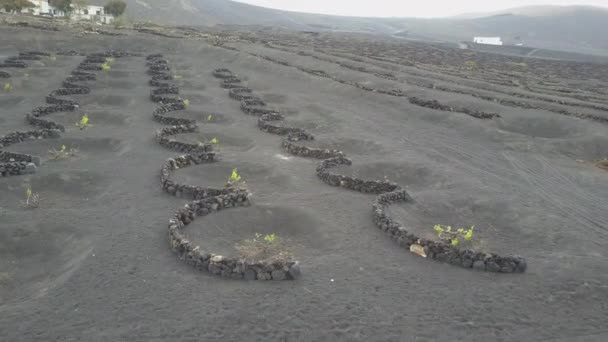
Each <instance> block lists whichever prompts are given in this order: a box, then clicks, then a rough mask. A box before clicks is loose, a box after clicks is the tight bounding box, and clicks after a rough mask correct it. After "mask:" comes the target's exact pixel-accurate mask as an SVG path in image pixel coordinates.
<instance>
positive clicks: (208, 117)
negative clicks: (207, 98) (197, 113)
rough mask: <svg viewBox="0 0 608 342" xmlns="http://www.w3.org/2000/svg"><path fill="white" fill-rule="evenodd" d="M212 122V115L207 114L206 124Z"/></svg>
mask: <svg viewBox="0 0 608 342" xmlns="http://www.w3.org/2000/svg"><path fill="white" fill-rule="evenodd" d="M212 121H215V117H214V116H213V115H212V114H209V115H208V116H207V122H212Z"/></svg>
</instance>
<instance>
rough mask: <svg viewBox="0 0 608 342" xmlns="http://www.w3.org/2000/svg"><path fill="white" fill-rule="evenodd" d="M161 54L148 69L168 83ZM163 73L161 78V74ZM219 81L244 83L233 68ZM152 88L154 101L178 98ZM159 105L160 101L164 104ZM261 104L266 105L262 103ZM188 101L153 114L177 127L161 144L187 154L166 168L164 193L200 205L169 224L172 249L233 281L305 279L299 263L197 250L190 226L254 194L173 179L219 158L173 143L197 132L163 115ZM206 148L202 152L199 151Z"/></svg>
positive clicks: (162, 135) (163, 133) (161, 136)
mask: <svg viewBox="0 0 608 342" xmlns="http://www.w3.org/2000/svg"><path fill="white" fill-rule="evenodd" d="M162 58H163V57H162V55H158V54H156V55H150V56H148V57H147V61H148V62H147V65H148V68H149V69H148V70H149V71H151V72H150V73H151V74H153V75H154V76H152V77H153V78H154V77H156V76H158V75H162V76H161V77H163V78H162V79H163V80H169V78H166V79H165V78H164V77H165V75H167V74H168V71H169V70H170V69H169V68H166V69H165V68H164V67H162V68H156V67H155V66H158V65H167V64H166V63H163V62H159V63H156V61H158V60H162ZM156 69H159V70H162V72H167V73H161V74H159V73H158V72H159V71H158V70H156ZM213 74H214V76H215V77H217V78H221V79H222V80H224V81H225V83H224V84H226V85H228V84H235V83H239V82H240V80H239V79H238V78H237V77H236V76H234V75H233V74H232V72H230V71H229V70H228V69H218V70H215V71H214V72H213ZM153 81H154V79H153V80H151V81H150V85H152V86H158V87H159V88H157V89H154V90H152V92H151V96H150V98H151V100H152V101H155V102H163V101H162V100H163V99H160V98H159V97H158V96H160V95H161V94H168V93H170V94H176V95H177V94H179V88H178V87H176V86H174V85H170V84H168V83H163V84H162V85H161V84H160V82H153ZM229 88H231V89H234V90H235V92H234V97H233V98H235V99H238V100H241V99H245V95H243V97H241V96H240V95H241V94H247V93H249V92H251V91H247V90H237V89H247V88H243V87H229ZM159 100H160V101H159ZM260 101H261V100H260ZM185 108H186V106H185V104H184V103H183V101H181V100H180V102H171V103H169V104H163V105H161V106H160V107H158V108H157V109H156V110H155V111H154V113H153V116H154V119H155V120H157V121H159V122H161V123H164V124H169V125H173V126H171V127H166V128H163V129H161V130H159V131H157V133H156V138H157V141H158V142H159V143H160V144H161V145H163V146H165V147H168V148H172V149H176V150H179V151H182V152H187V153H188V154H185V155H182V156H178V157H175V158H170V159H168V160H167V161H165V163H163V165H162V167H161V173H160V181H161V185H162V188H163V190H164V191H165V192H167V193H169V194H171V195H174V196H177V197H187V198H192V199H194V200H195V201H194V202H191V203H190V204H187V205H186V206H185V207H184V208H183V209H179V210H178V211H177V212H176V213H175V215H174V216H173V217H172V218H171V220H170V221H169V243H170V245H171V249H172V250H173V251H175V252H176V253H177V254H178V256H179V258H180V259H182V260H184V261H186V263H188V264H190V265H192V266H194V267H195V268H197V269H200V270H206V271H208V272H209V273H211V274H213V275H219V276H222V277H226V278H231V279H244V280H292V279H296V278H298V277H299V276H300V266H299V264H298V262H297V261H285V262H274V263H269V262H249V261H246V260H241V259H239V258H230V257H224V256H221V255H216V254H212V253H206V252H203V251H201V250H200V248H199V247H198V246H194V245H193V244H192V243H191V242H190V241H189V240H188V239H187V238H186V237H185V235H184V233H183V227H185V226H186V225H188V224H190V223H191V222H192V221H193V220H194V218H195V217H196V216H205V215H208V214H209V213H212V212H215V211H218V210H221V209H224V208H231V207H240V206H248V205H250V202H249V193H248V192H247V191H246V190H242V189H235V188H231V187H224V188H220V189H216V188H209V187H200V186H192V185H186V184H178V183H176V182H174V181H172V180H170V176H171V173H172V172H173V171H174V170H177V169H181V168H184V167H188V166H191V165H199V164H204V163H212V162H214V161H215V160H216V159H215V157H216V155H215V153H213V152H209V151H210V150H211V149H212V145H207V144H203V145H202V146H198V145H194V144H187V143H183V142H178V141H176V140H172V139H170V138H169V136H171V135H175V134H180V133H188V132H194V131H196V128H197V126H196V122H195V121H194V120H187V119H179V118H171V117H167V116H164V115H163V114H165V113H168V112H172V111H178V110H183V109H185ZM200 149H202V151H199V150H200Z"/></svg>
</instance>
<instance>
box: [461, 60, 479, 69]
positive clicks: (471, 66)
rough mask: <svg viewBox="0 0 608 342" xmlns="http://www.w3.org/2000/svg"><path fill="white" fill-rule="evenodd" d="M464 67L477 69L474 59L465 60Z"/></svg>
mask: <svg viewBox="0 0 608 342" xmlns="http://www.w3.org/2000/svg"><path fill="white" fill-rule="evenodd" d="M464 67H465V68H466V69H468V70H477V67H478V66H477V62H475V61H466V62H464Z"/></svg>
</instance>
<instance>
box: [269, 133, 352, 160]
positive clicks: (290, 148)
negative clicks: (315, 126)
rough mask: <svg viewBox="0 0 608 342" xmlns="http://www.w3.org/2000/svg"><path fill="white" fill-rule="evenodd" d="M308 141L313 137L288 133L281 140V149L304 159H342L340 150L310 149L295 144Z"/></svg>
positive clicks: (342, 154) (305, 134) (308, 134)
mask: <svg viewBox="0 0 608 342" xmlns="http://www.w3.org/2000/svg"><path fill="white" fill-rule="evenodd" d="M310 140H314V136H313V135H312V134H310V133H308V132H297V133H290V134H287V136H286V137H285V139H283V142H282V143H281V147H283V149H285V151H287V153H289V154H292V155H294V156H300V157H305V158H315V159H329V158H339V157H344V153H343V152H342V151H340V150H335V149H327V148H326V149H322V148H312V147H308V146H302V145H298V144H297V142H298V141H310Z"/></svg>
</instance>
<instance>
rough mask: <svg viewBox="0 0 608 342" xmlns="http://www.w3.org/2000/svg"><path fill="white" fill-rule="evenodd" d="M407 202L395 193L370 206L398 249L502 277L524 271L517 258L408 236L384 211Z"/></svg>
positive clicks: (403, 194)
mask: <svg viewBox="0 0 608 342" xmlns="http://www.w3.org/2000/svg"><path fill="white" fill-rule="evenodd" d="M408 201H412V198H411V197H410V196H409V194H408V193H407V191H405V190H398V191H392V192H386V193H383V194H381V195H379V196H378V197H377V198H376V200H375V202H374V204H373V205H372V208H373V221H374V224H375V225H376V226H377V227H378V228H379V229H380V230H382V231H384V232H385V233H387V234H388V235H389V236H390V237H391V238H392V239H393V240H395V241H396V242H397V243H398V244H399V245H400V246H402V247H404V248H406V249H408V250H410V248H411V247H412V245H418V246H420V247H421V248H422V249H423V251H424V253H423V255H424V256H425V257H428V258H430V259H434V260H438V261H442V262H447V263H449V264H452V265H457V266H461V267H464V268H473V269H476V270H482V271H490V272H501V273H513V272H524V271H525V270H526V267H527V264H526V261H525V259H524V258H522V257H520V256H499V255H496V254H488V253H483V252H475V251H472V250H469V249H460V248H456V247H454V246H452V245H450V244H448V243H445V242H443V241H435V240H428V239H422V238H419V237H417V236H415V235H414V234H412V233H410V232H408V230H407V229H406V228H405V227H403V226H402V225H401V224H400V223H398V222H396V221H394V220H393V219H392V218H391V217H390V216H389V215H388V214H387V213H386V208H387V207H388V206H389V205H391V204H393V203H396V202H408Z"/></svg>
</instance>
